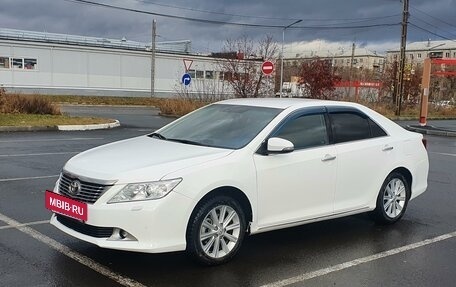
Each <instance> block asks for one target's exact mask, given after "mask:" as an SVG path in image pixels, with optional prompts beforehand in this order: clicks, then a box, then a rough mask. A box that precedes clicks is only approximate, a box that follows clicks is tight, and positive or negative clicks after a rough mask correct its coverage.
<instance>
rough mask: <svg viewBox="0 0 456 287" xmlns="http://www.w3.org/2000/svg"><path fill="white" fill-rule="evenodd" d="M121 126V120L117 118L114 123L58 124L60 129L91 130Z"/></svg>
mask: <svg viewBox="0 0 456 287" xmlns="http://www.w3.org/2000/svg"><path fill="white" fill-rule="evenodd" d="M119 126H120V122H119V121H118V120H115V121H114V122H112V123H107V124H95V125H60V126H57V129H58V130H59V131H89V130H104V129H112V128H116V127H119Z"/></svg>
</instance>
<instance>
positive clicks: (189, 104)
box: [160, 99, 208, 116]
mask: <svg viewBox="0 0 456 287" xmlns="http://www.w3.org/2000/svg"><path fill="white" fill-rule="evenodd" d="M207 104H208V103H205V102H201V101H194V100H189V99H166V100H163V102H162V103H161V105H160V112H161V113H162V114H164V115H172V116H183V115H185V114H188V113H190V112H192V111H194V110H196V109H199V108H201V107H203V106H205V105H207Z"/></svg>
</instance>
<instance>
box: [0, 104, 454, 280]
mask: <svg viewBox="0 0 456 287" xmlns="http://www.w3.org/2000/svg"><path fill="white" fill-rule="evenodd" d="M64 110H65V111H67V112H70V113H71V114H74V115H98V116H106V117H112V118H117V119H119V120H120V121H121V123H122V127H121V128H116V129H112V130H102V131H88V132H56V131H52V132H17V133H0V214H2V215H4V216H7V217H9V218H12V219H14V220H16V221H18V222H20V223H33V222H38V223H39V224H36V225H30V226H29V228H32V229H33V230H35V231H38V232H39V233H41V234H43V235H45V236H47V237H49V238H51V239H54V240H56V241H58V242H60V243H62V244H64V245H65V246H67V247H69V248H70V249H71V250H73V251H75V252H78V253H80V254H82V255H85V256H87V257H88V258H90V259H92V260H94V261H95V262H97V263H99V264H101V265H103V266H104V267H106V268H109V269H110V270H111V271H113V272H115V273H116V274H119V275H122V276H125V277H128V278H131V279H133V280H135V281H137V282H140V283H142V284H144V285H146V286H261V285H264V284H271V283H275V282H277V281H280V280H283V279H288V278H292V277H295V276H300V275H303V274H307V273H309V272H314V271H320V270H326V268H328V267H331V266H337V265H338V264H341V263H346V262H353V260H355V259H359V258H365V257H366V256H370V255H373V254H377V253H381V252H384V251H387V250H391V249H394V248H398V247H401V246H406V245H408V244H413V243H416V242H421V241H423V240H426V239H432V238H435V237H437V236H440V235H443V234H448V233H451V232H454V231H456V210H455V207H456V139H455V138H446V137H434V136H427V139H428V152H429V158H430V173H429V187H428V190H427V192H425V193H424V194H423V195H422V196H420V197H418V198H417V199H415V200H413V201H411V202H410V204H409V206H408V209H407V212H406V214H405V216H404V217H403V219H402V220H401V221H400V222H398V223H397V224H395V225H393V226H380V225H376V224H375V223H374V222H372V220H371V219H370V217H369V216H368V215H366V214H361V215H357V216H351V217H346V218H340V219H336V220H330V221H325V222H320V223H313V224H308V225H304V226H300V227H295V228H290V229H285V230H279V231H273V232H269V233H264V234H259V235H255V236H251V237H248V238H246V240H245V241H244V244H243V247H242V249H241V251H240V253H239V255H238V256H237V257H236V258H235V259H234V260H233V261H231V262H230V263H228V264H226V265H223V266H218V267H211V268H207V267H201V266H199V265H196V264H195V263H194V262H193V261H191V260H190V259H188V258H187V257H186V256H185V254H184V253H182V252H175V253H167V254H142V253H130V252H122V251H114V250H107V249H101V248H98V247H96V246H94V245H91V244H89V243H85V242H82V241H80V240H77V239H74V238H72V237H70V236H67V235H66V234H64V233H62V232H60V231H59V230H57V229H56V228H54V227H53V226H51V225H49V224H48V223H43V222H41V221H43V220H47V219H49V218H50V215H51V214H50V212H49V211H47V210H46V209H45V208H44V191H45V190H46V189H51V188H52V187H53V185H54V183H55V180H56V177H47V178H36V179H30V177H43V176H55V175H58V174H59V172H60V170H61V168H62V166H63V165H64V163H65V162H66V161H67V160H68V159H69V158H71V157H72V156H73V155H75V154H76V153H78V152H80V151H83V150H86V149H89V148H91V147H95V146H98V145H101V144H104V143H108V142H112V141H116V140H120V139H124V138H129V137H134V136H138V135H142V134H146V133H147V132H149V131H153V130H155V129H157V128H159V127H160V126H162V125H164V124H166V123H167V122H169V121H171V120H172V119H170V118H163V117H160V116H159V115H158V113H157V111H156V110H154V109H149V108H116V107H109V108H100V107H65V108H64ZM445 124H448V125H451V124H452V123H451V122H446V123H445ZM47 153H52V154H47ZM57 153H58V154H57ZM20 178H28V179H20ZM170 216H172V211H170ZM455 266H456V237H452V238H449V239H446V240H441V241H439V242H435V243H430V244H428V245H426V246H422V247H419V248H416V249H412V250H408V251H405V252H400V253H398V254H395V255H392V256H388V257H384V258H380V259H376V260H372V261H369V262H366V263H363V264H359V265H356V266H353V267H348V268H345V269H343V270H340V271H335V272H329V273H327V274H325V275H322V276H317V277H315V278H311V279H307V280H301V281H299V282H297V283H294V284H292V285H291V286H455V282H456V272H455V271H456V267H455ZM118 285H119V284H118V283H117V282H116V281H114V280H112V279H110V278H108V277H106V276H104V275H102V274H100V273H99V272H97V271H95V270H93V269H91V268H89V267H87V266H85V265H83V264H81V263H79V262H77V261H75V260H73V259H71V258H69V257H68V256H66V255H65V254H62V253H61V252H58V251H56V250H55V249H53V248H51V247H50V246H49V245H47V244H45V243H43V242H41V241H38V240H36V239H35V238H33V237H31V236H29V235H28V234H26V233H23V232H21V231H20V230H18V229H16V228H13V227H11V226H8V225H7V224H5V223H4V222H2V221H1V220H0V286H118Z"/></svg>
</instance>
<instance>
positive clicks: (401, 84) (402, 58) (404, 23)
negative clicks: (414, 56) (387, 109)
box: [396, 0, 409, 116]
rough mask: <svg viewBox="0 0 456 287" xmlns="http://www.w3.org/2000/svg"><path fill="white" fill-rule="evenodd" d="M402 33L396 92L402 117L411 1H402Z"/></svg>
mask: <svg viewBox="0 0 456 287" xmlns="http://www.w3.org/2000/svg"><path fill="white" fill-rule="evenodd" d="M402 2H403V4H404V7H403V10H402V33H401V54H400V58H399V83H398V85H397V92H396V101H397V103H396V115H398V116H400V115H401V106H402V94H403V92H404V70H405V48H406V46H407V24H408V17H409V0H402Z"/></svg>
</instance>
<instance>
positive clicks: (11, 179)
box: [0, 174, 60, 182]
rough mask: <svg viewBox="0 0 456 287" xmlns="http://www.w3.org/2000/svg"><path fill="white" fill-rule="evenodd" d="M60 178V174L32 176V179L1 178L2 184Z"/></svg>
mask: <svg viewBox="0 0 456 287" xmlns="http://www.w3.org/2000/svg"><path fill="white" fill-rule="evenodd" d="M59 176H60V174H56V175H43V176H30V177H16V178H0V182H7V181H18V180H29V179H42V178H51V177H59Z"/></svg>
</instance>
